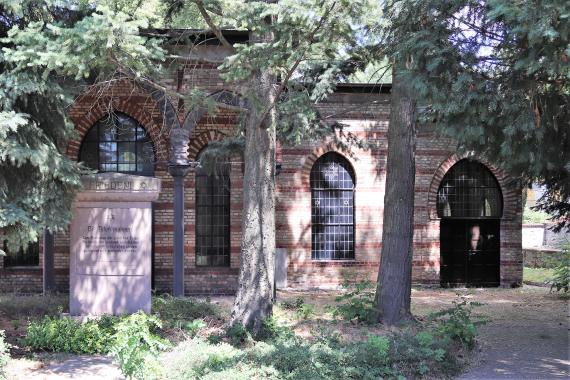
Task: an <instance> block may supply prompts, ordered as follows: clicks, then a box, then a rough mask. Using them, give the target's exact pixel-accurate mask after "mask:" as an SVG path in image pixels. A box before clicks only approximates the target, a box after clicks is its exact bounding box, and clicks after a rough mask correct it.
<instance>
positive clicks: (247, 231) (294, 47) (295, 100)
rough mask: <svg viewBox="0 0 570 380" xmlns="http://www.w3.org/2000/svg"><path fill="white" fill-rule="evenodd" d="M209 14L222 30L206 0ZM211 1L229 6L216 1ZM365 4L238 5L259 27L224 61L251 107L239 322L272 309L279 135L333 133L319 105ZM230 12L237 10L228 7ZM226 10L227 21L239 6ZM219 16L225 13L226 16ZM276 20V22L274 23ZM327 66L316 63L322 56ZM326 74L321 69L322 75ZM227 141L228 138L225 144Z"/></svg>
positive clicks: (257, 320)
mask: <svg viewBox="0 0 570 380" xmlns="http://www.w3.org/2000/svg"><path fill="white" fill-rule="evenodd" d="M194 4H196V6H198V7H199V8H200V11H201V13H202V15H203V17H204V21H205V22H206V23H207V24H208V26H209V27H210V29H211V30H212V31H213V32H214V33H216V34H218V35H219V39H220V40H221V41H222V43H224V44H225V45H227V47H229V44H227V43H226V42H224V41H223V36H222V35H220V34H221V33H220V28H219V27H218V26H217V25H215V23H214V21H213V20H214V17H215V16H216V13H214V12H213V13H214V14H213V15H211V14H210V11H209V10H208V9H211V8H208V9H207V7H206V5H205V4H204V2H202V1H194ZM208 6H209V7H213V8H214V9H221V7H220V6H219V5H218V6H215V5H214V4H213V2H209V3H208ZM362 6H363V3H361V2H350V1H314V0H306V1H295V0H290V1H287V0H285V1H280V2H278V3H273V2H263V1H262V2H255V1H252V2H247V3H245V4H242V5H241V6H237V7H236V9H235V10H234V12H235V13H234V16H233V17H234V23H235V25H237V26H239V27H242V28H245V29H247V30H250V31H252V32H251V38H250V41H249V42H248V43H247V44H244V45H239V46H235V47H232V48H233V49H235V50H234V54H233V55H231V56H230V57H228V58H227V59H226V61H225V62H224V64H223V65H222V66H221V70H222V72H223V76H224V78H225V79H226V80H227V81H228V82H230V83H234V85H235V86H236V87H237V89H238V90H239V92H240V93H241V94H243V95H244V96H245V97H246V98H247V100H248V104H249V105H250V108H249V110H248V115H247V117H246V119H245V120H246V121H245V127H244V133H243V135H242V137H241V138H242V139H245V144H244V148H245V149H244V153H243V155H244V161H245V171H244V205H243V207H244V208H243V220H242V231H243V233H242V242H241V257H240V276H239V288H238V293H237V295H236V299H235V303H234V306H233V309H232V323H241V324H243V325H245V326H247V327H249V328H252V329H253V330H254V331H259V328H260V327H261V324H262V322H263V320H264V319H266V318H267V317H269V316H270V315H271V312H272V305H273V294H274V283H273V278H274V256H275V178H274V177H275V164H276V161H275V138H276V135H279V137H280V139H281V140H282V141H285V142H291V143H295V142H297V143H298V142H301V141H307V139H309V140H310V139H313V138H318V137H322V136H323V135H325V134H331V133H332V130H331V128H330V126H328V125H327V124H326V123H324V122H322V120H320V119H319V116H318V114H317V113H316V112H315V109H314V107H312V105H313V104H315V103H316V102H318V101H320V100H322V99H324V98H325V97H326V96H327V95H328V94H330V93H331V92H332V90H333V88H334V86H335V84H336V82H337V80H338V79H339V78H340V77H339V74H340V73H341V68H340V67H339V64H340V63H341V62H342V61H343V60H342V59H341V55H342V54H343V52H342V51H341V49H340V48H341V47H343V46H347V45H348V44H350V43H354V42H353V41H354V40H355V39H356V36H355V34H356V30H355V28H353V27H352V25H351V21H356V20H358V19H359V15H360V10H361V9H362ZM228 13H229V12H228ZM228 13H225V14H223V17H225V19H226V20H228V19H230V18H231V13H230V14H228ZM218 16H219V15H218ZM268 20H270V21H271V22H268ZM317 59H318V60H319V63H320V64H319V65H318V67H319V69H318V70H317V71H315V70H313V69H314V66H315V65H314V60H317ZM315 73H318V76H316V75H315ZM222 144H223V143H222Z"/></svg>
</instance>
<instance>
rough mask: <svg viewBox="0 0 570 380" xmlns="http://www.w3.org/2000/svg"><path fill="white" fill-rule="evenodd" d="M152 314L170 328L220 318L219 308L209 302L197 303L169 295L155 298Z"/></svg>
mask: <svg viewBox="0 0 570 380" xmlns="http://www.w3.org/2000/svg"><path fill="white" fill-rule="evenodd" d="M152 312H153V314H155V315H157V316H158V317H159V318H160V319H161V320H162V321H163V322H164V323H166V324H167V325H168V326H169V327H176V326H177V324H178V325H180V321H193V320H195V319H204V318H206V317H219V316H220V311H219V309H218V307H217V306H216V305H214V304H212V303H210V302H209V300H206V301H197V300H195V299H193V298H180V297H172V296H171V295H169V294H166V295H162V296H158V297H153V299H152Z"/></svg>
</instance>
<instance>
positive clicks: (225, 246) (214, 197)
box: [195, 164, 230, 266]
mask: <svg viewBox="0 0 570 380" xmlns="http://www.w3.org/2000/svg"><path fill="white" fill-rule="evenodd" d="M195 178H196V180H195V186H196V266H229V265H230V167H229V164H220V165H218V167H217V168H216V170H215V173H213V174H209V173H207V172H206V171H205V170H204V169H202V168H197V169H196V177H195Z"/></svg>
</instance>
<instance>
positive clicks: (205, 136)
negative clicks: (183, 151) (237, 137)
mask: <svg viewBox="0 0 570 380" xmlns="http://www.w3.org/2000/svg"><path fill="white" fill-rule="evenodd" d="M226 137H227V135H226V134H224V133H222V132H220V131H218V130H217V129H212V130H209V131H206V132H202V133H200V134H199V135H198V136H196V137H193V138H191V139H190V143H189V144H188V158H189V159H191V160H193V161H196V159H197V158H198V153H200V151H201V150H202V148H204V147H205V146H206V145H208V143H210V142H212V141H219V140H222V139H224V138H226Z"/></svg>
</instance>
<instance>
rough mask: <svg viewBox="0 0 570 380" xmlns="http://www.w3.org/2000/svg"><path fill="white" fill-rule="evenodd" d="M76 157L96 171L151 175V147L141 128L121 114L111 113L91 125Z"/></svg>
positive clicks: (152, 172)
mask: <svg viewBox="0 0 570 380" xmlns="http://www.w3.org/2000/svg"><path fill="white" fill-rule="evenodd" d="M79 160H80V161H82V162H84V163H85V164H86V165H87V166H88V167H90V168H92V169H94V170H98V171H99V172H119V173H127V174H137V175H145V176H152V175H154V147H153V145H152V142H151V140H150V137H149V136H148V134H147V132H146V131H145V129H144V128H143V127H142V126H141V125H140V124H139V123H138V122H137V121H136V120H134V119H133V118H131V117H129V116H127V115H125V114H123V113H113V114H111V115H109V116H108V117H105V118H103V119H101V120H99V121H98V122H97V123H95V124H94V125H93V127H91V129H90V130H89V132H88V133H87V135H86V136H85V138H84V139H83V143H82V144H81V148H80V151H79Z"/></svg>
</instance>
